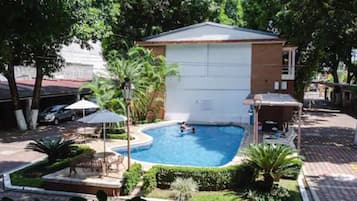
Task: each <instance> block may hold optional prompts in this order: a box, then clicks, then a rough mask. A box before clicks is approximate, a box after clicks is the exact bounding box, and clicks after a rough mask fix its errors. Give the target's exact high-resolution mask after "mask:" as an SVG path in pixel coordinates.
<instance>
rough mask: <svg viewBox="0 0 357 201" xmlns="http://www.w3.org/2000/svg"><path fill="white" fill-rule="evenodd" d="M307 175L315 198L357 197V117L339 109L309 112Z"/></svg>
mask: <svg viewBox="0 0 357 201" xmlns="http://www.w3.org/2000/svg"><path fill="white" fill-rule="evenodd" d="M303 120H304V122H303V127H302V154H303V155H304V157H305V163H304V169H303V170H304V174H305V177H306V181H307V183H308V185H309V186H310V189H311V192H312V195H313V197H314V200H315V201H352V200H357V148H353V146H352V145H353V138H354V132H355V128H356V122H357V121H356V119H354V118H352V117H350V116H348V115H346V114H342V113H339V112H338V111H335V110H326V109H316V110H310V111H309V112H305V114H304V116H303Z"/></svg>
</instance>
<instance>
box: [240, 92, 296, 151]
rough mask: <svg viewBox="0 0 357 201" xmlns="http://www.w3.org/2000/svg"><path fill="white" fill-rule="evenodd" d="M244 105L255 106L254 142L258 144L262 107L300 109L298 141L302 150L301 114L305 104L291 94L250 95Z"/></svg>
mask: <svg viewBox="0 0 357 201" xmlns="http://www.w3.org/2000/svg"><path fill="white" fill-rule="evenodd" d="M243 104H244V105H253V106H254V125H253V141H254V143H258V141H259V139H258V113H259V110H260V107H261V106H279V107H297V108H298V109H299V114H298V115H299V116H298V118H299V122H298V140H297V148H298V150H299V151H300V148H301V113H302V107H303V104H302V103H300V102H298V101H297V100H295V98H293V97H292V96H290V95H289V94H280V93H265V94H249V95H248V97H247V98H246V99H245V100H243Z"/></svg>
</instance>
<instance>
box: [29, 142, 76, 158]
mask: <svg viewBox="0 0 357 201" xmlns="http://www.w3.org/2000/svg"><path fill="white" fill-rule="evenodd" d="M73 144H74V141H71V140H69V141H65V140H64V139H63V138H61V137H56V138H52V139H49V138H43V139H39V140H34V142H30V143H29V144H28V145H27V146H26V148H25V149H30V150H33V151H37V152H40V153H44V154H46V155H47V157H48V163H49V164H51V163H54V162H56V160H57V159H62V158H65V157H68V156H69V155H70V154H71V153H72V151H74V150H75V147H74V146H72V145H73Z"/></svg>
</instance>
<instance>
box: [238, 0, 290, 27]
mask: <svg viewBox="0 0 357 201" xmlns="http://www.w3.org/2000/svg"><path fill="white" fill-rule="evenodd" d="M284 2H286V1H281V0H268V1H266V0H244V1H242V6H243V13H244V15H243V19H244V21H245V23H246V24H245V25H246V27H247V28H251V29H258V30H268V29H269V26H270V29H271V26H273V27H274V26H275V23H276V20H277V14H278V12H279V11H280V10H281V9H282V5H283V3H284Z"/></svg>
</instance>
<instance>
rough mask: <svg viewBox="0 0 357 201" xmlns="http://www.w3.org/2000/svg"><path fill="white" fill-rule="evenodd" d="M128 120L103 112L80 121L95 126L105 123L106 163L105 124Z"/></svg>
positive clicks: (106, 111) (112, 113)
mask: <svg viewBox="0 0 357 201" xmlns="http://www.w3.org/2000/svg"><path fill="white" fill-rule="evenodd" d="M126 120H127V118H126V117H125V116H123V115H120V114H116V113H114V112H110V111H108V110H101V111H98V112H96V113H93V114H91V115H88V116H86V117H83V118H80V119H78V121H80V122H83V123H89V124H95V123H103V145H104V163H105V151H106V147H105V136H106V134H105V123H117V122H122V121H126ZM104 173H106V169H105V167H104Z"/></svg>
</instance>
